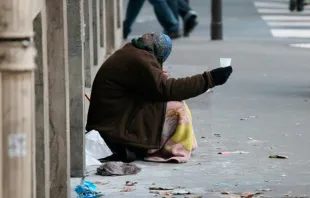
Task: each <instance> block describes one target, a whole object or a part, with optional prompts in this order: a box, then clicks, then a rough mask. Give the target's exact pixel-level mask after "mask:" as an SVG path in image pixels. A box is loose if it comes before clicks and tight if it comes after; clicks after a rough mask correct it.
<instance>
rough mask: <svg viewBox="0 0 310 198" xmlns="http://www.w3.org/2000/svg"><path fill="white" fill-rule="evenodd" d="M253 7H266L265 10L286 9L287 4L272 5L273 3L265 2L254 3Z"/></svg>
mask: <svg viewBox="0 0 310 198" xmlns="http://www.w3.org/2000/svg"><path fill="white" fill-rule="evenodd" d="M254 5H255V7H261V8H262V7H265V8H266V7H267V8H287V9H288V4H287V3H274V2H266V1H256V2H254Z"/></svg>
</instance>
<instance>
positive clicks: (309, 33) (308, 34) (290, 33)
mask: <svg viewBox="0 0 310 198" xmlns="http://www.w3.org/2000/svg"><path fill="white" fill-rule="evenodd" d="M271 34H272V35H273V36H274V37H278V38H310V30H303V29H271Z"/></svg>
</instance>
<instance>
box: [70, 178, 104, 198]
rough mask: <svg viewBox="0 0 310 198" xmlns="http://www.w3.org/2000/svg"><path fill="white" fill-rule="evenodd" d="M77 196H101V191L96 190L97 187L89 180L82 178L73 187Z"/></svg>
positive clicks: (91, 197) (83, 197) (80, 197)
mask: <svg viewBox="0 0 310 198" xmlns="http://www.w3.org/2000/svg"><path fill="white" fill-rule="evenodd" d="M75 192H76V193H77V194H78V198H100V197H103V194H102V193H101V192H97V187H96V186H95V185H94V184H93V183H92V182H89V181H85V180H82V184H80V185H77V186H76V187H75Z"/></svg>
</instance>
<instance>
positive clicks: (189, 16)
mask: <svg viewBox="0 0 310 198" xmlns="http://www.w3.org/2000/svg"><path fill="white" fill-rule="evenodd" d="M176 1H177V2H178V8H179V14H180V16H181V17H182V19H183V25H184V30H183V31H184V36H189V34H190V33H191V32H192V31H193V30H194V28H195V27H196V26H197V24H198V22H197V13H196V12H195V11H194V10H192V9H191V8H190V6H189V4H188V3H186V1H185V0H176Z"/></svg>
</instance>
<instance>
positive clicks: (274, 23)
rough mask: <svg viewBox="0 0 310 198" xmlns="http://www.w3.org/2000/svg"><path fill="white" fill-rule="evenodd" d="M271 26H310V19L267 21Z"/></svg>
mask: <svg viewBox="0 0 310 198" xmlns="http://www.w3.org/2000/svg"><path fill="white" fill-rule="evenodd" d="M267 25H268V26H269V27H285V26H286V27H299V28H300V27H310V21H309V22H307V21H301V22H296V21H267Z"/></svg>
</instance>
